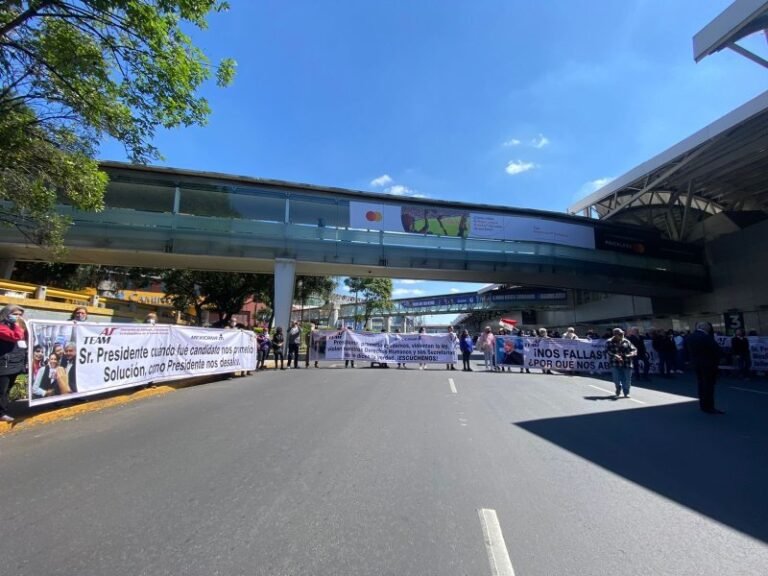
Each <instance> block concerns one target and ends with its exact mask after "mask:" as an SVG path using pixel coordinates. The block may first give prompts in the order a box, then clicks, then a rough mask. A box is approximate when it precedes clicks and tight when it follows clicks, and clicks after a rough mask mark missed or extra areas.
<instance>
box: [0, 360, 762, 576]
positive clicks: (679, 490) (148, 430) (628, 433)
mask: <svg viewBox="0 0 768 576" xmlns="http://www.w3.org/2000/svg"><path fill="white" fill-rule="evenodd" d="M449 379H452V383H451V381H449ZM731 384H732V386H738V387H740V388H745V389H754V390H757V391H758V392H762V393H758V392H750V391H748V390H736V389H733V388H729V387H728V386H721V387H720V395H719V401H720V406H721V407H724V408H725V409H727V410H728V414H726V415H725V416H710V415H705V414H702V413H700V412H699V411H698V409H697V405H696V403H695V400H694V399H693V398H691V397H690V395H691V392H692V391H693V386H692V384H691V383H690V382H685V383H682V382H662V383H660V384H658V385H654V386H652V387H643V388H641V387H635V388H634V389H633V399H632V400H629V399H621V400H618V401H617V400H613V399H609V396H610V391H611V390H612V386H611V384H610V383H608V382H604V381H600V380H594V379H591V378H586V377H578V376H577V377H567V376H560V375H553V376H544V375H540V374H532V375H521V374H517V373H513V374H509V373H504V374H491V373H484V372H474V373H471V374H470V373H464V372H461V371H456V372H447V371H445V370H442V369H438V368H437V367H435V368H431V369H428V370H425V371H419V370H415V369H413V368H412V369H410V370H397V369H394V368H391V369H389V370H383V369H368V368H357V369H349V370H345V369H343V368H336V369H333V368H329V367H326V368H321V369H308V370H305V369H301V370H296V371H284V372H281V371H277V372H274V371H270V372H268V373H259V374H256V375H254V376H251V377H248V378H238V379H233V380H228V381H222V382H218V383H213V384H208V385H205V386H199V387H195V388H188V389H184V390H180V391H178V392H175V393H172V394H167V395H165V396H161V397H157V398H151V399H147V400H142V401H138V402H136V403H133V404H128V405H124V406H120V407H116V408H112V409H108V410H104V411H102V412H97V413H91V414H87V415H84V416H81V417H79V418H77V419H75V420H71V421H65V422H58V423H54V424H50V425H46V426H44V427H38V428H30V429H27V430H23V431H19V432H18V433H15V434H11V435H8V436H6V437H3V438H0V510H2V517H1V520H0V526H2V528H0V535H1V537H0V574H3V575H5V574H7V575H14V576H23V575H29V576H44V575H54V574H56V575H58V574H61V575H81V576H86V575H98V576H104V575H110V576H122V575H132V576H135V575H146V576H161V575H174V576H175V575H206V576H210V575H218V574H222V575H239V574H243V575H305V574H306V575H389V574H391V575H397V576H403V575H411V574H412V575H419V576H423V575H440V576H449V575H473V576H485V575H491V574H500V575H504V574H511V573H512V572H510V569H511V566H513V567H514V573H515V574H517V575H518V576H533V575H546V576H557V575H603V574H605V575H611V576H615V575H624V574H626V575H635V574H636V575H643V576H648V575H667V574H668V575H675V576H681V575H688V574H690V575H696V576H703V575H710V574H711V575H718V576H720V575H723V574H727V575H729V576H735V575H765V574H767V573H768V418H766V413H767V412H768V395H766V394H765V391H766V387H765V386H764V385H763V386H762V387H761V386H759V385H756V384H750V383H746V384H738V383H735V382H732V383H731ZM495 521H498V524H495ZM507 557H508V559H509V564H506V561H507V560H506V559H507ZM494 570H495V572H494Z"/></svg>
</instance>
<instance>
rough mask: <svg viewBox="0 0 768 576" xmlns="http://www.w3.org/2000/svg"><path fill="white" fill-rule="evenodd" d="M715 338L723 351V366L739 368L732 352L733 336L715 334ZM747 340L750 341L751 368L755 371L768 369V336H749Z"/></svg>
mask: <svg viewBox="0 0 768 576" xmlns="http://www.w3.org/2000/svg"><path fill="white" fill-rule="evenodd" d="M715 340H716V341H717V343H718V345H719V346H720V349H721V350H722V352H723V357H722V358H721V368H723V367H725V368H727V369H735V368H737V366H736V363H735V361H734V359H733V356H732V352H731V336H715ZM747 340H748V341H749V358H750V362H751V368H750V369H751V370H754V371H755V372H766V371H768V337H765V336H748V337H747Z"/></svg>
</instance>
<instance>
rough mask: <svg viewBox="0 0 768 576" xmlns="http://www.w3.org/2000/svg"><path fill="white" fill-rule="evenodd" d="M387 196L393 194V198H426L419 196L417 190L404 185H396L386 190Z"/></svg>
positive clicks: (422, 195) (423, 195)
mask: <svg viewBox="0 0 768 576" xmlns="http://www.w3.org/2000/svg"><path fill="white" fill-rule="evenodd" d="M384 192H385V193H386V194H392V195H393V196H411V197H412V198H426V195H425V194H419V193H418V192H417V191H416V190H413V189H412V188H408V186H403V185H402V184H395V185H394V186H389V187H388V188H384Z"/></svg>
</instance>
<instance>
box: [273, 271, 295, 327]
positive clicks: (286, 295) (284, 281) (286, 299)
mask: <svg viewBox="0 0 768 576" xmlns="http://www.w3.org/2000/svg"><path fill="white" fill-rule="evenodd" d="M295 283H296V260H289V259H287V258H275V301H274V302H273V304H274V307H275V309H274V312H275V326H282V327H283V333H286V332H287V331H288V328H290V322H291V309H292V308H293V286H294V284H295Z"/></svg>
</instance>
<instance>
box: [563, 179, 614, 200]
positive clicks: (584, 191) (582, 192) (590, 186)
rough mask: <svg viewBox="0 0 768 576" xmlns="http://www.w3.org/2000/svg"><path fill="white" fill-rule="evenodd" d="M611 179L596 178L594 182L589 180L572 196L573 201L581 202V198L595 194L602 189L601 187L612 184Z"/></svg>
mask: <svg viewBox="0 0 768 576" xmlns="http://www.w3.org/2000/svg"><path fill="white" fill-rule="evenodd" d="M613 180H614V179H613V178H611V177H605V178H597V179H596V180H590V181H589V182H585V183H584V184H582V186H581V188H579V191H578V192H577V193H576V194H575V195H574V198H573V201H574V202H575V201H577V200H581V199H582V198H586V197H587V196H589V195H590V194H592V193H593V192H597V191H598V190H600V188H602V187H603V186H606V185H607V184H610V183H611V182H613Z"/></svg>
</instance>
